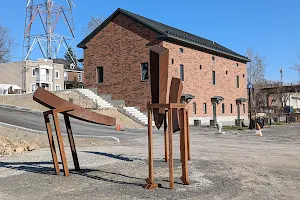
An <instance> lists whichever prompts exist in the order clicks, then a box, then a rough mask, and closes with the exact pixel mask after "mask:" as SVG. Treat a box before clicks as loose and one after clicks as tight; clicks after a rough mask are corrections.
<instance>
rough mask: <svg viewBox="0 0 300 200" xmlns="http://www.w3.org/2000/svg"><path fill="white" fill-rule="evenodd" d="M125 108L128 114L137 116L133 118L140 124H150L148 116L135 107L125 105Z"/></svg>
mask: <svg viewBox="0 0 300 200" xmlns="http://www.w3.org/2000/svg"><path fill="white" fill-rule="evenodd" d="M123 110H124V111H125V113H126V114H127V115H130V116H133V117H134V118H135V119H133V120H134V121H136V122H138V123H139V124H143V125H148V117H147V116H146V115H145V114H143V113H141V112H140V111H139V110H138V109H136V108H135V107H123ZM154 125H155V124H154V121H152V126H154Z"/></svg>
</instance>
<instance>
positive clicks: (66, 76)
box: [64, 72, 69, 81]
mask: <svg viewBox="0 0 300 200" xmlns="http://www.w3.org/2000/svg"><path fill="white" fill-rule="evenodd" d="M68 79H69V77H68V72H64V80H65V81H67V80H68Z"/></svg>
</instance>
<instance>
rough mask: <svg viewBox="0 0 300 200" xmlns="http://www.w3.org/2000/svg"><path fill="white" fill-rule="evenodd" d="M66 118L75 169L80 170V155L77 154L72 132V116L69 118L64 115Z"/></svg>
mask: <svg viewBox="0 0 300 200" xmlns="http://www.w3.org/2000/svg"><path fill="white" fill-rule="evenodd" d="M64 119H65V123H66V129H67V133H68V137H69V142H70V148H71V152H72V157H73V161H74V166H75V170H76V171H79V170H80V167H79V162H78V156H77V152H76V147H75V142H74V137H73V133H72V128H71V123H70V118H69V116H67V115H64Z"/></svg>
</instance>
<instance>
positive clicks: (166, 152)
mask: <svg viewBox="0 0 300 200" xmlns="http://www.w3.org/2000/svg"><path fill="white" fill-rule="evenodd" d="M164 142H165V162H168V160H169V149H168V148H169V145H168V132H167V112H165V119H164Z"/></svg>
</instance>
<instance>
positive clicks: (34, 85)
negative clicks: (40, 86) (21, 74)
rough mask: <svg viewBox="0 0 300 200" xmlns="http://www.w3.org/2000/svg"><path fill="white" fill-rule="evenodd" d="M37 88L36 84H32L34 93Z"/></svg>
mask: <svg viewBox="0 0 300 200" xmlns="http://www.w3.org/2000/svg"><path fill="white" fill-rule="evenodd" d="M36 88H37V85H36V83H31V92H34V91H35V90H36Z"/></svg>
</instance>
